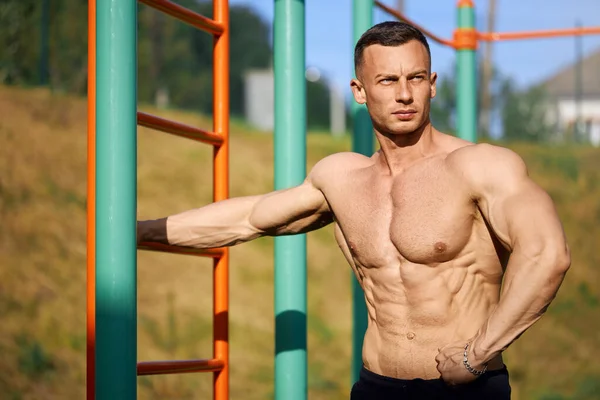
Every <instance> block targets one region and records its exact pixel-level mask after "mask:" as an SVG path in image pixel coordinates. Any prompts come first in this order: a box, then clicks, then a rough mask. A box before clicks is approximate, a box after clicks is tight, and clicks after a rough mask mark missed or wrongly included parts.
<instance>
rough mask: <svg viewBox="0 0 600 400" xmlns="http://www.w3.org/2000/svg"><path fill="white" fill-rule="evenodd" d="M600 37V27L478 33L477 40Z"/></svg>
mask: <svg viewBox="0 0 600 400" xmlns="http://www.w3.org/2000/svg"><path fill="white" fill-rule="evenodd" d="M579 35H600V27H590V28H570V29H549V30H542V31H523V32H478V33H477V39H479V40H483V41H501V40H520V39H540V38H552V37H560V36H579Z"/></svg>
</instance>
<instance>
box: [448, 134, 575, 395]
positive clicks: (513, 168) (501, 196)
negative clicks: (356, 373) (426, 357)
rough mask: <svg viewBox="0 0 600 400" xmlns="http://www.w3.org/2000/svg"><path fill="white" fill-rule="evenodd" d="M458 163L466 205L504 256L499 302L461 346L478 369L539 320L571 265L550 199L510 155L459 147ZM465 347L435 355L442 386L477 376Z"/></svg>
mask: <svg viewBox="0 0 600 400" xmlns="http://www.w3.org/2000/svg"><path fill="white" fill-rule="evenodd" d="M465 150H466V151H465V152H464V157H461V158H462V159H461V160H460V161H459V162H458V163H457V167H459V168H460V170H461V171H463V174H464V177H465V178H466V181H467V182H468V186H469V187H470V188H471V190H472V197H473V200H474V201H476V202H477V205H478V207H479V209H480V210H481V212H482V214H483V215H484V218H485V219H486V220H487V222H488V223H489V224H490V225H491V227H492V229H493V231H494V233H495V234H496V236H497V237H498V239H499V240H500V241H501V242H502V243H503V245H504V246H505V247H506V248H507V249H508V250H509V251H510V253H511V255H510V258H509V261H508V264H507V266H506V271H505V274H504V280H503V285H502V292H501V296H500V301H499V303H498V305H497V306H496V307H495V308H494V310H493V311H492V312H491V314H490V316H489V318H488V319H487V321H486V323H485V324H484V325H483V326H482V327H481V328H480V329H479V331H478V332H477V334H476V335H475V336H474V337H473V338H472V340H471V343H470V344H469V347H468V348H467V358H468V362H469V365H470V366H471V367H472V368H474V369H475V370H476V371H482V370H483V369H484V367H485V365H486V364H487V363H488V362H489V361H490V360H492V359H493V358H494V357H496V356H498V355H499V354H500V353H502V352H503V351H504V350H506V349H507V348H508V347H509V346H510V344H511V343H513V342H514V341H515V340H516V339H517V338H519V336H521V335H522V334H523V333H524V332H525V331H526V330H527V329H529V328H530V327H531V326H532V325H533V324H534V323H535V322H536V321H538V320H539V319H540V318H541V317H542V315H543V314H544V312H545V311H546V309H547V308H548V306H549V305H550V303H551V302H552V300H553V299H554V298H555V297H556V294H557V292H558V289H559V287H560V285H561V283H562V281H563V278H564V276H565V273H566V272H567V270H568V269H569V266H570V263H571V260H570V254H569V247H568V245H567V242H566V239H565V235H564V231H563V228H562V224H561V222H560V220H559V217H558V214H557V212H556V209H555V207H554V204H553V202H552V199H551V198H550V196H549V195H548V194H547V193H546V192H545V191H544V190H543V189H542V188H540V187H539V186H538V185H537V184H536V183H535V182H533V181H532V180H531V179H530V177H529V176H528V173H527V169H526V166H525V164H524V162H523V160H522V159H521V158H520V157H519V156H518V155H517V154H515V153H514V152H512V151H510V150H508V149H504V148H500V147H495V146H490V145H477V146H472V147H471V148H469V149H465ZM464 346H465V343H451V344H449V345H448V346H446V347H444V348H442V349H440V353H439V354H438V356H437V357H436V361H437V362H438V370H440V373H441V375H442V378H443V379H444V380H445V381H446V382H447V383H449V384H460V383H466V382H469V381H471V380H473V379H475V378H476V375H474V374H473V373H471V372H469V371H468V370H467V369H466V367H465V366H464V365H463V352H464Z"/></svg>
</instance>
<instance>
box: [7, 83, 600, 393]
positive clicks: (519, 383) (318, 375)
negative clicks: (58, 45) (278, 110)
mask: <svg viewBox="0 0 600 400" xmlns="http://www.w3.org/2000/svg"><path fill="white" fill-rule="evenodd" d="M146 109H148V110H149V111H150V112H153V113H158V112H157V111H156V110H152V109H151V108H146ZM159 114H160V115H163V116H166V117H168V118H174V119H177V120H180V121H183V122H186V123H190V124H194V125H198V126H201V127H205V128H210V120H208V119H207V118H205V117H202V116H198V115H194V114H191V113H184V112H178V111H175V110H170V111H164V112H161V113H159ZM231 126H232V141H231V159H230V173H231V195H232V196H241V195H248V194H257V193H263V192H266V191H270V190H272V187H273V171H272V165H273V143H272V136H271V135H270V134H268V133H263V132H257V131H254V130H252V129H250V128H249V127H247V126H246V125H245V124H244V122H243V121H235V120H234V121H232V125H231ZM138 144H139V149H138V215H139V217H140V218H154V217H157V216H162V215H166V214H170V213H174V212H178V211H181V210H184V209H187V208H190V207H197V206H201V205H203V204H207V203H208V202H210V201H211V199H212V172H211V171H212V167H211V153H212V152H211V149H210V148H209V147H208V146H205V145H201V144H196V143H193V142H190V141H187V140H184V139H180V138H175V137H170V136H167V135H164V134H161V133H157V132H152V131H149V130H146V129H140V130H139V134H138ZM509 147H511V148H513V149H514V150H515V151H517V152H518V153H519V154H521V155H522V156H523V157H524V159H525V161H526V162H527V164H528V166H529V169H530V172H531V175H532V176H533V177H534V179H535V180H536V181H538V182H539V183H540V184H541V185H542V186H543V187H544V188H545V189H546V190H548V192H549V193H550V194H551V196H552V197H553V198H554V200H555V201H556V204H557V209H558V211H559V214H560V215H561V217H562V219H563V221H564V225H565V230H566V232H567V236H568V238H569V242H570V244H571V247H572V253H573V266H572V268H571V271H570V272H569V274H568V276H567V278H566V280H565V283H564V285H563V288H562V289H561V291H560V293H559V296H558V297H557V299H556V301H555V303H554V304H553V305H552V306H551V307H550V309H549V310H548V313H547V315H546V316H545V317H544V318H543V319H542V320H541V321H540V322H539V323H538V324H536V325H535V326H534V327H533V328H532V329H531V330H530V331H528V332H527V333H526V334H525V335H523V337H522V338H521V339H519V340H518V341H517V342H516V343H515V344H514V345H513V346H512V347H511V348H510V349H509V350H508V351H507V353H506V361H507V363H508V366H509V368H510V370H511V378H512V384H513V392H514V396H513V398H514V399H522V400H530V399H533V400H541V399H545V400H550V399H556V400H558V399H561V400H562V399H568V398H569V399H570V398H573V399H581V400H583V399H585V400H587V399H592V398H598V397H593V396H597V395H596V394H595V393H597V392H598V385H597V382H598V381H599V380H600V364H599V363H598V362H597V360H598V358H599V356H600V352H599V351H598V349H599V348H600V335H598V332H599V331H600V322H599V319H598V317H597V316H598V312H599V307H600V306H599V304H598V302H599V300H598V299H599V296H600V289H599V285H598V282H599V279H598V278H599V275H600V274H599V272H598V265H600V254H599V253H598V251H597V248H596V246H597V241H598V238H600V232H599V226H600V149H593V148H587V147H579V146H564V147H560V146H552V147H550V146H547V147H543V146H535V145H531V144H510V145H509ZM350 148H351V142H350V139H349V137H344V138H340V139H334V138H332V137H330V136H328V135H324V134H314V135H309V136H308V152H307V153H308V156H307V165H308V168H310V167H311V166H312V165H314V163H316V162H317V160H319V159H320V158H322V157H324V156H326V155H328V154H331V153H334V152H337V151H347V150H349V149H350ZM0 171H2V173H1V174H0V221H1V225H0V260H2V268H0V318H1V319H2V329H0V351H2V355H3V356H2V358H0V371H2V373H1V374H0V393H3V394H4V395H5V396H6V398H8V399H54V398H60V399H77V398H84V394H85V263H86V234H85V232H86V230H85V229H86V214H85V212H86V211H85V207H86V104H85V100H84V99H79V98H73V97H69V96H65V95H54V96H53V95H51V94H50V93H49V92H47V91H46V90H42V89H16V88H7V87H0ZM211 269H212V266H211V261H210V260H205V259H198V258H194V257H186V256H176V255H167V254H159V253H149V252H139V253H138V312H139V317H138V358H139V359H140V360H158V359H169V358H182V359H185V358H206V357H210V356H211V354H212V339H211V330H212V326H211V315H212V314H211V313H212V278H211ZM350 276H351V274H350V269H349V268H348V267H347V265H346V263H345V261H344V259H343V256H342V255H341V254H340V252H339V249H338V247H337V245H336V244H335V241H334V238H333V232H332V229H331V227H327V228H325V229H323V230H322V231H318V232H313V233H310V234H309V235H308V280H309V282H308V318H307V326H308V332H309V333H308V354H309V360H308V362H309V375H308V376H309V398H310V399H327V400H331V399H344V398H347V395H348V390H349V379H350V378H349V377H350V356H351V340H352V329H351V328H352V321H351V315H352V314H351V297H350ZM230 293H231V313H230V323H231V326H230V337H231V398H232V399H244V400H252V399H257V400H258V399H268V398H272V393H273V381H272V377H273V352H274V332H273V330H274V317H273V240H272V239H270V238H264V239H260V240H257V241H255V242H252V243H249V244H246V245H243V246H239V247H236V248H234V249H232V251H231V271H230ZM211 380H212V377H211V375H210V374H186V375H170V376H160V377H158V376H157V377H154V376H152V377H141V378H139V379H138V393H139V398H141V399H167V398H172V399H192V398H210V393H211Z"/></svg>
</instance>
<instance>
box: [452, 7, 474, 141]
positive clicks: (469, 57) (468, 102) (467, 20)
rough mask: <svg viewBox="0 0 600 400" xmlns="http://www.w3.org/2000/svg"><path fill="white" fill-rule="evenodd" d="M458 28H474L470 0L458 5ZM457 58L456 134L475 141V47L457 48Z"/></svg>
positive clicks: (472, 8)
mask: <svg viewBox="0 0 600 400" xmlns="http://www.w3.org/2000/svg"><path fill="white" fill-rule="evenodd" d="M458 28H459V29H474V28H475V10H474V7H473V4H472V2H470V1H461V2H460V3H459V5H458ZM457 58H458V63H457V67H458V71H457V72H458V74H457V75H458V79H457V85H456V86H457V90H456V97H457V99H456V100H457V128H458V136H459V137H460V138H462V139H464V140H468V141H470V142H473V143H475V142H476V141H477V71H476V69H477V59H476V54H475V49H470V48H465V49H458V50H457Z"/></svg>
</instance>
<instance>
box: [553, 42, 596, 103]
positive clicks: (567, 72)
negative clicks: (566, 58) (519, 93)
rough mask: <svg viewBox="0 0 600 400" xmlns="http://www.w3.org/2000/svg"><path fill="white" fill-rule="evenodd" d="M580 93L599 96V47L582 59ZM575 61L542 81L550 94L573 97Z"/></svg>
mask: <svg viewBox="0 0 600 400" xmlns="http://www.w3.org/2000/svg"><path fill="white" fill-rule="evenodd" d="M582 63H583V68H582V71H583V73H582V77H581V94H582V95H583V96H587V97H590V96H591V97H596V96H598V97H600V49H598V50H596V51H594V52H592V53H591V54H589V55H588V56H587V57H584V58H583V60H582ZM576 67H577V63H573V64H571V65H569V66H567V67H565V68H563V69H562V70H560V71H558V72H557V73H556V74H555V75H553V76H551V77H550V78H548V79H546V80H545V81H544V82H542V86H543V87H544V88H545V89H546V93H547V94H548V95H550V96H560V97H563V96H564V97H573V96H574V95H575V76H576V75H575V74H576Z"/></svg>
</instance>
